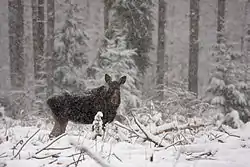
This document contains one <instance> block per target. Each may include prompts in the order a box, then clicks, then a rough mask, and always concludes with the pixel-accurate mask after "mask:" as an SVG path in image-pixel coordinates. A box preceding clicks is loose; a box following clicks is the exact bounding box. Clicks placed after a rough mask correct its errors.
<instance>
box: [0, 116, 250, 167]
mask: <svg viewBox="0 0 250 167" xmlns="http://www.w3.org/2000/svg"><path fill="white" fill-rule="evenodd" d="M0 123H1V124H0V125H1V129H0V167H5V166H6V167H17V166H18V167H24V166H32V167H41V166H43V167H52V166H62V167H68V166H79V167H80V166H84V167H91V166H92V167H94V166H95V167H96V166H101V165H100V164H98V163H97V161H95V160H94V159H93V157H90V156H89V154H88V155H87V154H86V152H83V153H81V152H80V151H79V148H78V147H81V146H84V147H86V148H88V150H89V151H91V152H92V153H93V154H94V155H96V156H97V157H99V159H101V160H102V162H103V163H105V164H106V165H108V166H113V167H115V166H119V167H121V166H124V167H167V166H175V167H190V166H192V167H206V166H207V167H211V166H213V167H249V164H250V123H247V124H245V125H244V126H243V127H242V128H240V129H230V128H228V127H227V133H223V132H220V131H217V130H216V128H213V127H210V128H203V129H202V130H200V131H199V132H198V133H197V134H196V135H195V138H194V139H193V140H192V143H190V144H186V145H177V144H176V145H174V144H172V145H171V143H169V146H170V147H165V148H164V147H163V148H155V147H154V144H152V143H149V142H148V143H147V142H146V143H145V142H143V140H141V142H139V141H140V140H138V141H136V142H131V143H128V142H122V141H117V140H116V139H115V138H114V136H113V137H112V136H111V137H109V139H108V140H106V141H105V142H103V140H102V139H101V138H98V139H97V140H92V139H91V137H90V136H88V134H87V133H86V131H87V130H86V129H87V127H89V126H86V125H83V126H82V125H75V124H73V123H70V124H69V126H68V128H67V133H66V134H64V135H62V136H60V137H61V138H59V139H58V138H56V139H49V138H48V135H49V133H50V130H51V128H52V124H48V123H47V124H46V123H45V122H43V121H41V122H37V125H39V126H20V125H19V124H15V125H12V126H9V125H8V127H7V126H6V125H4V124H3V121H2V120H0ZM57 139H58V140H57ZM51 143H52V144H51ZM50 144H51V145H50ZM77 148H78V149H77ZM80 153H81V154H80Z"/></svg>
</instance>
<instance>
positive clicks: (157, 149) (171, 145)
mask: <svg viewBox="0 0 250 167" xmlns="http://www.w3.org/2000/svg"><path fill="white" fill-rule="evenodd" d="M181 142H182V140H180V141H177V142H175V143H173V144H170V145H169V146H167V147H161V148H155V149H154V150H155V151H161V150H166V149H168V148H170V147H173V146H175V145H177V144H179V143H181Z"/></svg>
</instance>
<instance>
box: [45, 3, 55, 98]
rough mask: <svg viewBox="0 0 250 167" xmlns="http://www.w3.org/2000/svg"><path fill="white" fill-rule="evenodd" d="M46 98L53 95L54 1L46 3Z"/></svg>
mask: <svg viewBox="0 0 250 167" xmlns="http://www.w3.org/2000/svg"><path fill="white" fill-rule="evenodd" d="M47 20H48V22H47V36H48V38H47V67H46V70H47V98H48V97H49V96H51V95H52V94H53V91H54V90H53V73H54V59H53V53H54V37H55V34H54V29H55V1H54V0H48V1H47Z"/></svg>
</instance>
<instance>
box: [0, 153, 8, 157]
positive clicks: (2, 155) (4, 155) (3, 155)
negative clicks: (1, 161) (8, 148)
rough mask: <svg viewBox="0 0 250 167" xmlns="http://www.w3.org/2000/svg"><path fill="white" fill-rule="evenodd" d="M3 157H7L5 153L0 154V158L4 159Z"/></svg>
mask: <svg viewBox="0 0 250 167" xmlns="http://www.w3.org/2000/svg"><path fill="white" fill-rule="evenodd" d="M5 157H8V155H6V152H4V153H2V154H0V158H5Z"/></svg>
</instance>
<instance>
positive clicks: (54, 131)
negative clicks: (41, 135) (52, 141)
mask: <svg viewBox="0 0 250 167" xmlns="http://www.w3.org/2000/svg"><path fill="white" fill-rule="evenodd" d="M54 120H55V124H54V127H53V129H52V131H51V133H50V134H49V138H53V137H57V136H59V135H61V134H62V133H61V124H60V123H59V122H58V121H57V120H56V119H54Z"/></svg>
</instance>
